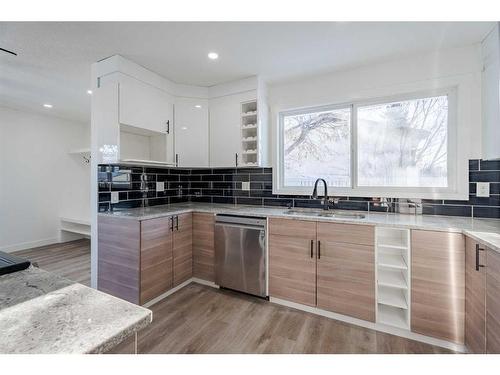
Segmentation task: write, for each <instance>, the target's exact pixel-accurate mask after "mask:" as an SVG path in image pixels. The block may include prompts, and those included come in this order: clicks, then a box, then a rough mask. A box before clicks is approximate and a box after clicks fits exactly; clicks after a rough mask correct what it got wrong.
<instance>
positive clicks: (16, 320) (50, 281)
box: [0, 267, 152, 354]
mask: <svg viewBox="0 0 500 375" xmlns="http://www.w3.org/2000/svg"><path fill="white" fill-rule="evenodd" d="M151 321H152V312H151V311H150V310H148V309H145V308H143V307H140V306H137V305H134V304H132V303H129V302H126V301H123V300H121V299H119V298H116V297H113V296H110V295H108V294H105V293H102V292H99V291H97V290H95V289H92V288H89V287H86V286H84V285H81V284H78V283H75V282H72V281H70V280H67V279H64V278H62V277H59V276H56V275H54V274H52V273H50V272H46V271H43V270H40V269H38V268H34V267H30V268H28V269H26V270H24V271H20V272H14V273H11V274H7V275H3V276H0V332H1V335H0V353H3V354H5V353H39V354H46V353H103V352H106V351H108V350H110V349H111V348H113V347H115V346H116V345H118V344H119V343H121V342H122V341H123V340H125V339H126V338H127V337H128V336H130V335H131V334H133V333H134V332H137V331H138V330H140V329H142V328H144V327H146V326H147V325H148V324H150V323H151Z"/></svg>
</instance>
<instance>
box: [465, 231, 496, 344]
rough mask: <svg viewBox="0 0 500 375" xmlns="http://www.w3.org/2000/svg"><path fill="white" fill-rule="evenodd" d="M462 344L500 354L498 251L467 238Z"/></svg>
mask: <svg viewBox="0 0 500 375" xmlns="http://www.w3.org/2000/svg"><path fill="white" fill-rule="evenodd" d="M465 267H466V270H465V274H466V289H465V346H466V347H467V350H468V352H469V353H474V354H484V353H494V354H498V353H500V318H499V317H500V253H498V252H496V251H494V250H491V249H489V248H487V247H485V246H484V245H483V244H481V243H479V242H477V241H475V240H473V239H472V238H470V237H467V239H466V261H465Z"/></svg>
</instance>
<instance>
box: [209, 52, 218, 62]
mask: <svg viewBox="0 0 500 375" xmlns="http://www.w3.org/2000/svg"><path fill="white" fill-rule="evenodd" d="M208 58H209V59H210V60H217V59H218V58H219V54H218V53H217V52H210V53H209V54H208Z"/></svg>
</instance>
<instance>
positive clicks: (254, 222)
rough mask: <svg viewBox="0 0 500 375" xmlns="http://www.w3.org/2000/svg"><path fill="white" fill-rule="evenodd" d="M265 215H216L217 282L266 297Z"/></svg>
mask: <svg viewBox="0 0 500 375" xmlns="http://www.w3.org/2000/svg"><path fill="white" fill-rule="evenodd" d="M266 258H267V246H266V219H265V218H255V217H247V216H236V215H217V216H216V219H215V283H216V284H217V285H219V286H221V287H224V288H228V289H233V290H237V291H240V292H245V293H248V294H253V295H256V296H259V297H266V294H267V288H266V282H267V277H266V263H267V259H266Z"/></svg>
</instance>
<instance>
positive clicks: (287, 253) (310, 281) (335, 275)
mask: <svg viewBox="0 0 500 375" xmlns="http://www.w3.org/2000/svg"><path fill="white" fill-rule="evenodd" d="M374 254H375V252H374V228H373V227H372V226H366V225H350V224H332V223H321V222H318V223H316V222H313V221H300V220H288V219H270V220H269V294H270V296H271V297H273V298H279V299H283V300H287V301H291V302H296V303H300V304H304V305H308V306H316V307H318V308H320V309H324V310H328V311H332V312H335V313H339V314H343V315H348V316H352V317H354V318H358V319H364V320H368V321H372V322H374V321H375V269H374V267H375V259H374V256H375V255H374Z"/></svg>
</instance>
